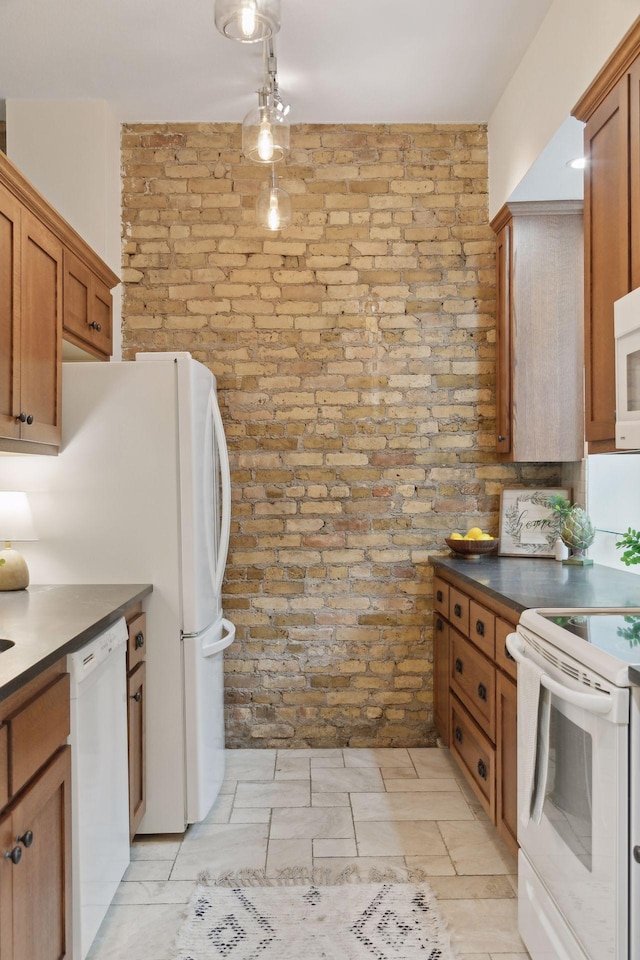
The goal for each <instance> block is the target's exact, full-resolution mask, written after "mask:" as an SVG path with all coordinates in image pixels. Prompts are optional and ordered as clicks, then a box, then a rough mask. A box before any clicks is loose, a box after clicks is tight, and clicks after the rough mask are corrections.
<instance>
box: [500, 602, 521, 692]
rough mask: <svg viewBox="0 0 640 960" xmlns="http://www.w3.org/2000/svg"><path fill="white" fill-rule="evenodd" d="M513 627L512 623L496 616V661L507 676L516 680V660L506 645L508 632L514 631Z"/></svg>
mask: <svg viewBox="0 0 640 960" xmlns="http://www.w3.org/2000/svg"><path fill="white" fill-rule="evenodd" d="M515 629H516V628H515V627H514V626H513V624H512V623H508V622H507V621H506V620H502V619H501V618H500V617H497V618H496V663H497V665H498V666H499V667H500V669H501V670H504V672H505V673H506V674H508V676H510V677H513V679H514V680H517V679H518V670H517V666H516V662H515V660H514V659H513V657H512V656H511V654H510V653H509V651H508V650H507V646H506V640H507V637H508V636H509V634H510V633H514V632H515Z"/></svg>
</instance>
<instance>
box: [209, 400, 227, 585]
mask: <svg viewBox="0 0 640 960" xmlns="http://www.w3.org/2000/svg"><path fill="white" fill-rule="evenodd" d="M211 412H212V414H213V432H214V436H215V438H216V445H217V448H218V463H219V465H220V484H221V486H222V516H221V520H220V543H219V548H218V555H217V563H216V571H215V577H214V586H215V591H216V594H218V593H219V592H220V589H221V587H222V578H223V577H224V569H225V567H226V565H227V552H228V550H229V534H230V530H231V469H230V467H229V451H228V450H227V440H226V437H225V433H224V425H223V423H222V415H221V414H220V407H219V406H218V399H217V397H216V395H215V393H214V392H213V391H212V392H211ZM214 482H215V481H214Z"/></svg>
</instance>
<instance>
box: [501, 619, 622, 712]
mask: <svg viewBox="0 0 640 960" xmlns="http://www.w3.org/2000/svg"><path fill="white" fill-rule="evenodd" d="M506 644H507V650H508V651H509V653H510V654H511V656H512V657H513V659H514V660H515V661H516V662H517V663H522V661H523V660H526V659H527V657H526V656H525V652H524V647H523V646H522V644H521V643H520V638H519V637H518V634H517V633H510V634H509V636H508V637H507V640H506ZM540 686H542V687H544V688H545V690H548V691H549V693H554V694H555V695H556V696H557V697H559V699H560V700H564V702H565V703H571V704H573V706H574V707H578V708H579V709H580V710H586V711H587V713H597V714H600V715H602V716H604V715H606V714H607V713H611V709H612V704H611V698H610V697H609V695H608V694H606V693H579V692H578V691H576V690H572V689H571V687H565V685H564V684H563V683H558V681H557V680H553V679H552V678H551V677H548V676H547V675H546V674H545V673H543V674H542V675H541V677H540Z"/></svg>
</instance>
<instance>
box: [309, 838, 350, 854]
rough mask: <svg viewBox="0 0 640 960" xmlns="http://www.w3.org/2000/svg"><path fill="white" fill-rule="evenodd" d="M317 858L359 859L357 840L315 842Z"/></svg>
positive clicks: (314, 850) (314, 852)
mask: <svg viewBox="0 0 640 960" xmlns="http://www.w3.org/2000/svg"><path fill="white" fill-rule="evenodd" d="M313 856H314V858H315V857H357V856H358V851H357V850H356V844H355V840H314V841H313Z"/></svg>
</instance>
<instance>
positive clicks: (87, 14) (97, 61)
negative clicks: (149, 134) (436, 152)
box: [0, 0, 551, 123]
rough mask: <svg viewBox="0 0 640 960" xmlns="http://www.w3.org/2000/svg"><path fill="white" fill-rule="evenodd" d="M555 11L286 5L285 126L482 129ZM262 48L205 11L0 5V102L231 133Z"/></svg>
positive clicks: (126, 3) (169, 1)
mask: <svg viewBox="0 0 640 960" xmlns="http://www.w3.org/2000/svg"><path fill="white" fill-rule="evenodd" d="M550 5H551V0H448V2H443V0H282V29H281V30H280V33H279V34H278V36H277V39H276V53H277V56H278V74H279V80H280V89H281V92H282V94H283V97H284V98H285V99H286V100H288V101H289V102H290V103H291V108H292V109H291V117H290V119H291V122H292V123H340V122H345V123H346V122H360V123H368V122H418V123H420V122H422V123H423V122H428V121H433V122H437V121H440V122H447V121H448V122H465V121H469V122H472V121H473V122H481V121H486V120H488V118H489V116H490V114H491V112H492V110H493V108H494V106H495V105H496V103H497V101H498V99H499V98H500V95H501V93H502V91H503V90H504V88H505V86H506V84H507V83H508V81H509V78H510V77H511V75H512V74H513V72H514V70H515V68H516V66H517V65H518V62H519V61H520V59H521V58H522V56H523V54H524V52H525V50H526V49H527V47H528V45H529V43H530V42H531V40H532V38H533V36H534V35H535V33H536V31H537V29H538V27H539V26H540V24H541V22H542V20H543V18H544V16H545V14H546V12H547V10H548V8H549V7H550ZM260 79H261V51H260V49H259V45H257V46H246V45H241V44H237V43H233V42H232V41H229V40H226V39H224V38H223V37H222V36H221V35H220V34H219V33H217V31H216V29H215V27H214V23H213V0H0V99H3V98H4V99H61V100H64V99H105V100H109V101H111V102H112V103H113V104H114V109H115V113H116V116H117V118H118V119H119V120H122V121H130V122H144V121H146V122H156V121H239V120H241V119H242V117H243V116H244V114H245V113H246V112H247V111H248V110H249V109H251V108H252V107H253V106H254V105H255V104H256V102H257V101H256V97H255V94H254V91H255V90H256V89H257V88H258V86H259V84H260Z"/></svg>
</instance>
